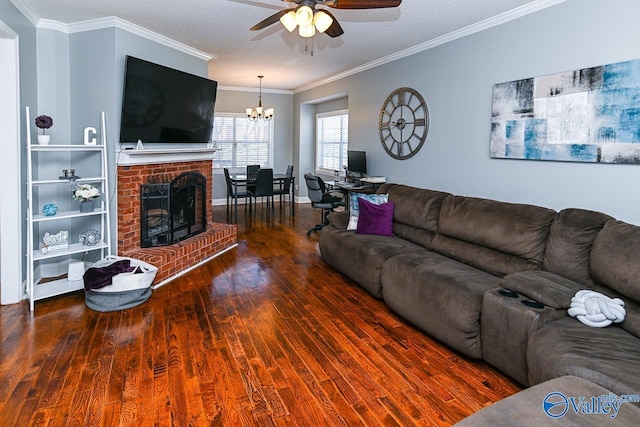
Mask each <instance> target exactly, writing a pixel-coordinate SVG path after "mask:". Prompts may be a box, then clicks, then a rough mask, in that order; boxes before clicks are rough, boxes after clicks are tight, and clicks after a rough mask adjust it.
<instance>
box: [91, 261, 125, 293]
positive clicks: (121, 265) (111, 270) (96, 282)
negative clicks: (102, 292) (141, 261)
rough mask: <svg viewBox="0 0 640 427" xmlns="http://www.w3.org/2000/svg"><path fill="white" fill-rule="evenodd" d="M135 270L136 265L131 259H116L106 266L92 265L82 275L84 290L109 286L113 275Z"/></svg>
mask: <svg viewBox="0 0 640 427" xmlns="http://www.w3.org/2000/svg"><path fill="white" fill-rule="evenodd" d="M133 270H135V267H131V260H128V259H123V260H118V261H115V262H114V263H112V264H109V265H107V266H105V267H90V268H88V269H87V271H85V273H84V275H83V276H82V279H83V280H84V290H85V291H90V290H92V289H100V288H104V287H105V286H109V285H110V284H111V283H112V279H113V276H115V275H116V274H120V273H128V272H131V271H133Z"/></svg>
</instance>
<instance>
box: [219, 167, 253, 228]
mask: <svg viewBox="0 0 640 427" xmlns="http://www.w3.org/2000/svg"><path fill="white" fill-rule="evenodd" d="M224 179H225V181H226V182H227V218H229V212H230V210H231V203H229V202H230V201H232V200H233V201H234V202H235V205H236V207H237V205H238V199H245V200H246V199H249V208H251V197H253V196H252V195H251V193H249V191H247V189H246V186H245V185H243V187H245V189H244V190H243V191H239V190H237V188H236V186H234V185H233V182H232V181H231V175H229V169H227V168H224ZM244 208H245V209H247V203H246V202H245V205H244ZM236 213H237V209H236ZM236 219H237V218H236Z"/></svg>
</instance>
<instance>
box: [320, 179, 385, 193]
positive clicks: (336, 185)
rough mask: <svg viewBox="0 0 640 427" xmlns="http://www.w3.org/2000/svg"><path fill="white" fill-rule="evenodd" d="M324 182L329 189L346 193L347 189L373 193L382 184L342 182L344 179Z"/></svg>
mask: <svg viewBox="0 0 640 427" xmlns="http://www.w3.org/2000/svg"><path fill="white" fill-rule="evenodd" d="M324 184H325V185H326V186H327V187H328V188H329V189H330V190H340V191H342V192H343V193H348V192H349V191H353V192H355V193H367V194H370V193H375V192H376V190H377V189H378V187H380V186H381V185H382V184H366V185H361V184H358V183H355V182H344V181H325V182H324Z"/></svg>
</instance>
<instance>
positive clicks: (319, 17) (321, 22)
mask: <svg viewBox="0 0 640 427" xmlns="http://www.w3.org/2000/svg"><path fill="white" fill-rule="evenodd" d="M331 24H333V18H331V17H330V16H329V14H328V13H325V12H324V11H322V10H319V11H317V12H316V14H315V16H314V17H313V25H314V26H315V27H316V29H317V30H318V32H320V33H324V32H325V31H327V29H328V28H329V27H330V26H331Z"/></svg>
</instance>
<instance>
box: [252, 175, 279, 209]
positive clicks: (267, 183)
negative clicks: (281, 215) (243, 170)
mask: <svg viewBox="0 0 640 427" xmlns="http://www.w3.org/2000/svg"><path fill="white" fill-rule="evenodd" d="M247 191H248V192H249V193H251V195H252V196H253V198H254V202H255V203H257V202H258V197H260V199H261V200H264V198H265V197H266V198H267V208H269V207H271V208H272V209H273V207H274V201H273V169H260V170H259V171H258V175H257V177H256V183H255V189H254V190H251V189H249V188H247ZM269 199H271V200H269ZM269 202H271V204H269Z"/></svg>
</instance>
